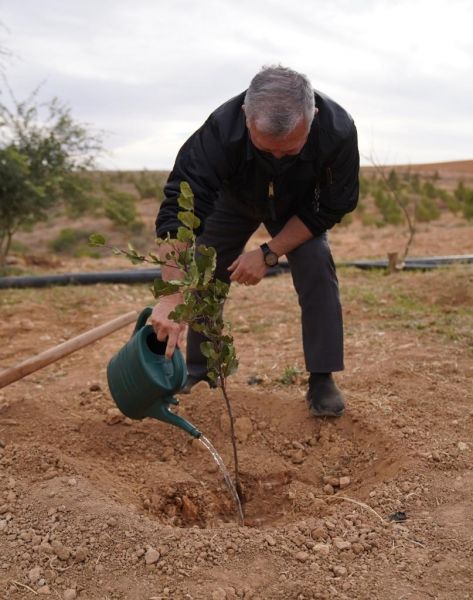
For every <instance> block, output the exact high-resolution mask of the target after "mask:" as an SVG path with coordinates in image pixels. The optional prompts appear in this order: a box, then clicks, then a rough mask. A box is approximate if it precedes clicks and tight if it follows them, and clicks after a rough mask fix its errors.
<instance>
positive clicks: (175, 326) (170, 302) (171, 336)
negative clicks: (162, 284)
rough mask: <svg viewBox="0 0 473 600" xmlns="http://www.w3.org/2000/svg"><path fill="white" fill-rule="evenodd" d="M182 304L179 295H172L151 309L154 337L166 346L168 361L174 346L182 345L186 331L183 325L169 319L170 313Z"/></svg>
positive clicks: (165, 297) (162, 299)
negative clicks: (165, 342)
mask: <svg viewBox="0 0 473 600" xmlns="http://www.w3.org/2000/svg"><path fill="white" fill-rule="evenodd" d="M181 303H182V295H181V294H172V296H164V297H163V298H161V300H160V301H159V303H158V304H156V306H155V307H154V308H153V312H152V313H151V325H152V327H153V329H154V331H155V333H156V337H157V338H158V340H159V341H160V342H164V341H165V340H166V338H167V340H168V342H167V344H166V358H167V359H170V358H171V357H172V355H173V354H174V350H175V349H176V346H179V345H180V344H181V343H182V340H183V338H184V333H185V330H186V325H185V323H176V321H173V320H172V319H170V318H169V313H171V312H172V311H173V310H174V309H175V308H176V306H177V305H178V304H181Z"/></svg>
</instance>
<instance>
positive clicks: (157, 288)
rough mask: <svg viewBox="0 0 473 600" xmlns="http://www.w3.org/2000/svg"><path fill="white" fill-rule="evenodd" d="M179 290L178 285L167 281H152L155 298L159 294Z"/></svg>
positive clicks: (167, 293) (164, 294)
mask: <svg viewBox="0 0 473 600" xmlns="http://www.w3.org/2000/svg"><path fill="white" fill-rule="evenodd" d="M178 290H179V286H178V285H176V284H174V283H171V282H169V281H163V280H162V279H155V280H154V281H153V293H154V295H155V297H156V298H159V296H169V294H174V293H175V292H177V291H178Z"/></svg>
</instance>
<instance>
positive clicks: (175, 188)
mask: <svg viewBox="0 0 473 600" xmlns="http://www.w3.org/2000/svg"><path fill="white" fill-rule="evenodd" d="M227 171H228V164H227V159H226V156H225V150H224V146H223V144H222V140H221V135H220V132H219V128H218V124H217V122H216V120H215V119H214V118H213V116H212V115H211V116H210V117H209V118H208V119H207V121H206V122H205V123H204V124H203V125H202V127H200V129H198V130H197V131H196V132H195V133H194V134H193V135H192V136H191V137H190V138H189V139H188V140H187V141H186V142H185V144H184V145H183V146H182V148H181V149H180V150H179V153H178V155H177V158H176V162H175V164H174V167H173V170H172V171H171V174H170V175H169V178H168V180H167V183H166V185H165V187H164V196H165V198H164V200H163V202H162V204H161V207H160V209H159V213H158V216H157V219H156V233H157V235H158V237H164V236H165V235H166V234H167V233H170V234H171V237H172V236H174V235H175V233H176V231H177V228H178V227H179V226H180V225H181V223H180V221H179V220H178V218H177V213H178V211H179V207H178V204H177V198H178V196H179V193H180V189H179V186H180V184H181V182H182V181H186V182H187V183H188V184H189V185H190V187H191V189H192V192H193V193H194V211H195V214H196V216H197V217H199V219H200V220H201V225H200V228H199V229H198V230H197V231H196V233H200V232H201V231H202V230H203V225H204V223H205V219H206V218H207V216H208V215H209V214H210V213H211V212H212V208H213V205H214V202H215V199H216V197H217V194H218V191H219V189H220V187H221V184H222V181H223V179H224V178H225V177H226V173H227Z"/></svg>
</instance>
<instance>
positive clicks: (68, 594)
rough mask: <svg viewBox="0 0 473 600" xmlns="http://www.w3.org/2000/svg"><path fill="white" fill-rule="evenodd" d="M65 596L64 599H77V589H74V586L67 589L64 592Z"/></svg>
mask: <svg viewBox="0 0 473 600" xmlns="http://www.w3.org/2000/svg"><path fill="white" fill-rule="evenodd" d="M63 598H64V600H75V598H77V592H76V590H74V589H72V588H69V589H67V590H65V591H64V594H63Z"/></svg>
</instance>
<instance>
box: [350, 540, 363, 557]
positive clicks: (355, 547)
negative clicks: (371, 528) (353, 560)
mask: <svg viewBox="0 0 473 600" xmlns="http://www.w3.org/2000/svg"><path fill="white" fill-rule="evenodd" d="M351 549H352V550H353V552H354V553H355V554H357V555H358V554H361V553H362V552H364V550H365V548H364V546H363V545H362V544H359V543H358V542H355V543H354V544H352V545H351Z"/></svg>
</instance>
